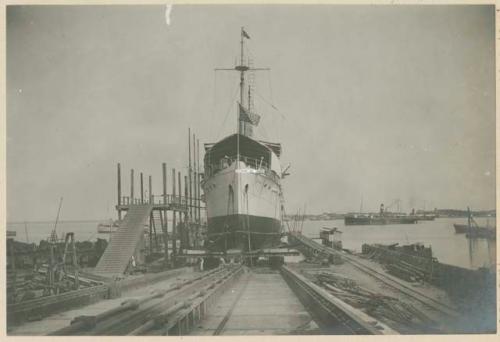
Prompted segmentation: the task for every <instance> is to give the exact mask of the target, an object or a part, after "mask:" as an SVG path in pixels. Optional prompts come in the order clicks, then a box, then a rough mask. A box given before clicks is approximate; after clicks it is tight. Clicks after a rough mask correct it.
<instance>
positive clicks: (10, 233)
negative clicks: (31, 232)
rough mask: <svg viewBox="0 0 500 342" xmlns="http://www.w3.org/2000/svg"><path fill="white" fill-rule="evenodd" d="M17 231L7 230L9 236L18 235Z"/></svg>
mask: <svg viewBox="0 0 500 342" xmlns="http://www.w3.org/2000/svg"><path fill="white" fill-rule="evenodd" d="M16 235H17V233H16V231H15V230H7V237H16Z"/></svg>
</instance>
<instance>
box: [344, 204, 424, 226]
mask: <svg viewBox="0 0 500 342" xmlns="http://www.w3.org/2000/svg"><path fill="white" fill-rule="evenodd" d="M417 222H418V218H417V217H416V216H414V215H402V214H394V213H389V212H386V211H385V210H384V204H381V205H380V212H379V213H378V214H347V215H346V216H345V217H344V224H345V225H346V226H358V225H360V226H362V225H387V224H415V223H417Z"/></svg>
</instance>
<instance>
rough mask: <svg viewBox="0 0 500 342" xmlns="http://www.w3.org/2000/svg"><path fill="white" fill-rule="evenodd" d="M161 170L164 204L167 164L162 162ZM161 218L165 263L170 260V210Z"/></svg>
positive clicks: (164, 202) (164, 201)
mask: <svg viewBox="0 0 500 342" xmlns="http://www.w3.org/2000/svg"><path fill="white" fill-rule="evenodd" d="M161 172H162V176H163V204H165V205H166V204H167V164H166V163H162V165H161ZM160 219H161V221H162V222H161V229H162V232H163V243H164V244H165V263H167V262H168V210H166V209H165V210H164V211H163V217H162V216H160Z"/></svg>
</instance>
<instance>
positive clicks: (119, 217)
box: [116, 163, 122, 220]
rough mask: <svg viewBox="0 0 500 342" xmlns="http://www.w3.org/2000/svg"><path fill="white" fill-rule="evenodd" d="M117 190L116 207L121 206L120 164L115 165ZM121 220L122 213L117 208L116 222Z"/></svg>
mask: <svg viewBox="0 0 500 342" xmlns="http://www.w3.org/2000/svg"><path fill="white" fill-rule="evenodd" d="M116 171H117V173H118V174H117V190H118V194H117V195H118V206H120V205H121V204H122V175H121V168H120V163H118V165H117V170H116ZM121 219H122V211H121V209H120V208H118V220H121Z"/></svg>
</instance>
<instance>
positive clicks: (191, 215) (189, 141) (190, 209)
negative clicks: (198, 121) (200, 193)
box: [186, 128, 194, 222]
mask: <svg viewBox="0 0 500 342" xmlns="http://www.w3.org/2000/svg"><path fill="white" fill-rule="evenodd" d="M188 145H189V153H188V155H189V167H188V179H189V195H188V198H187V199H186V200H188V203H187V204H188V210H189V218H188V220H189V222H191V221H192V219H193V211H192V205H193V203H192V196H191V194H192V192H191V183H192V177H191V173H192V169H191V128H189V131H188ZM193 148H194V147H193Z"/></svg>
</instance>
